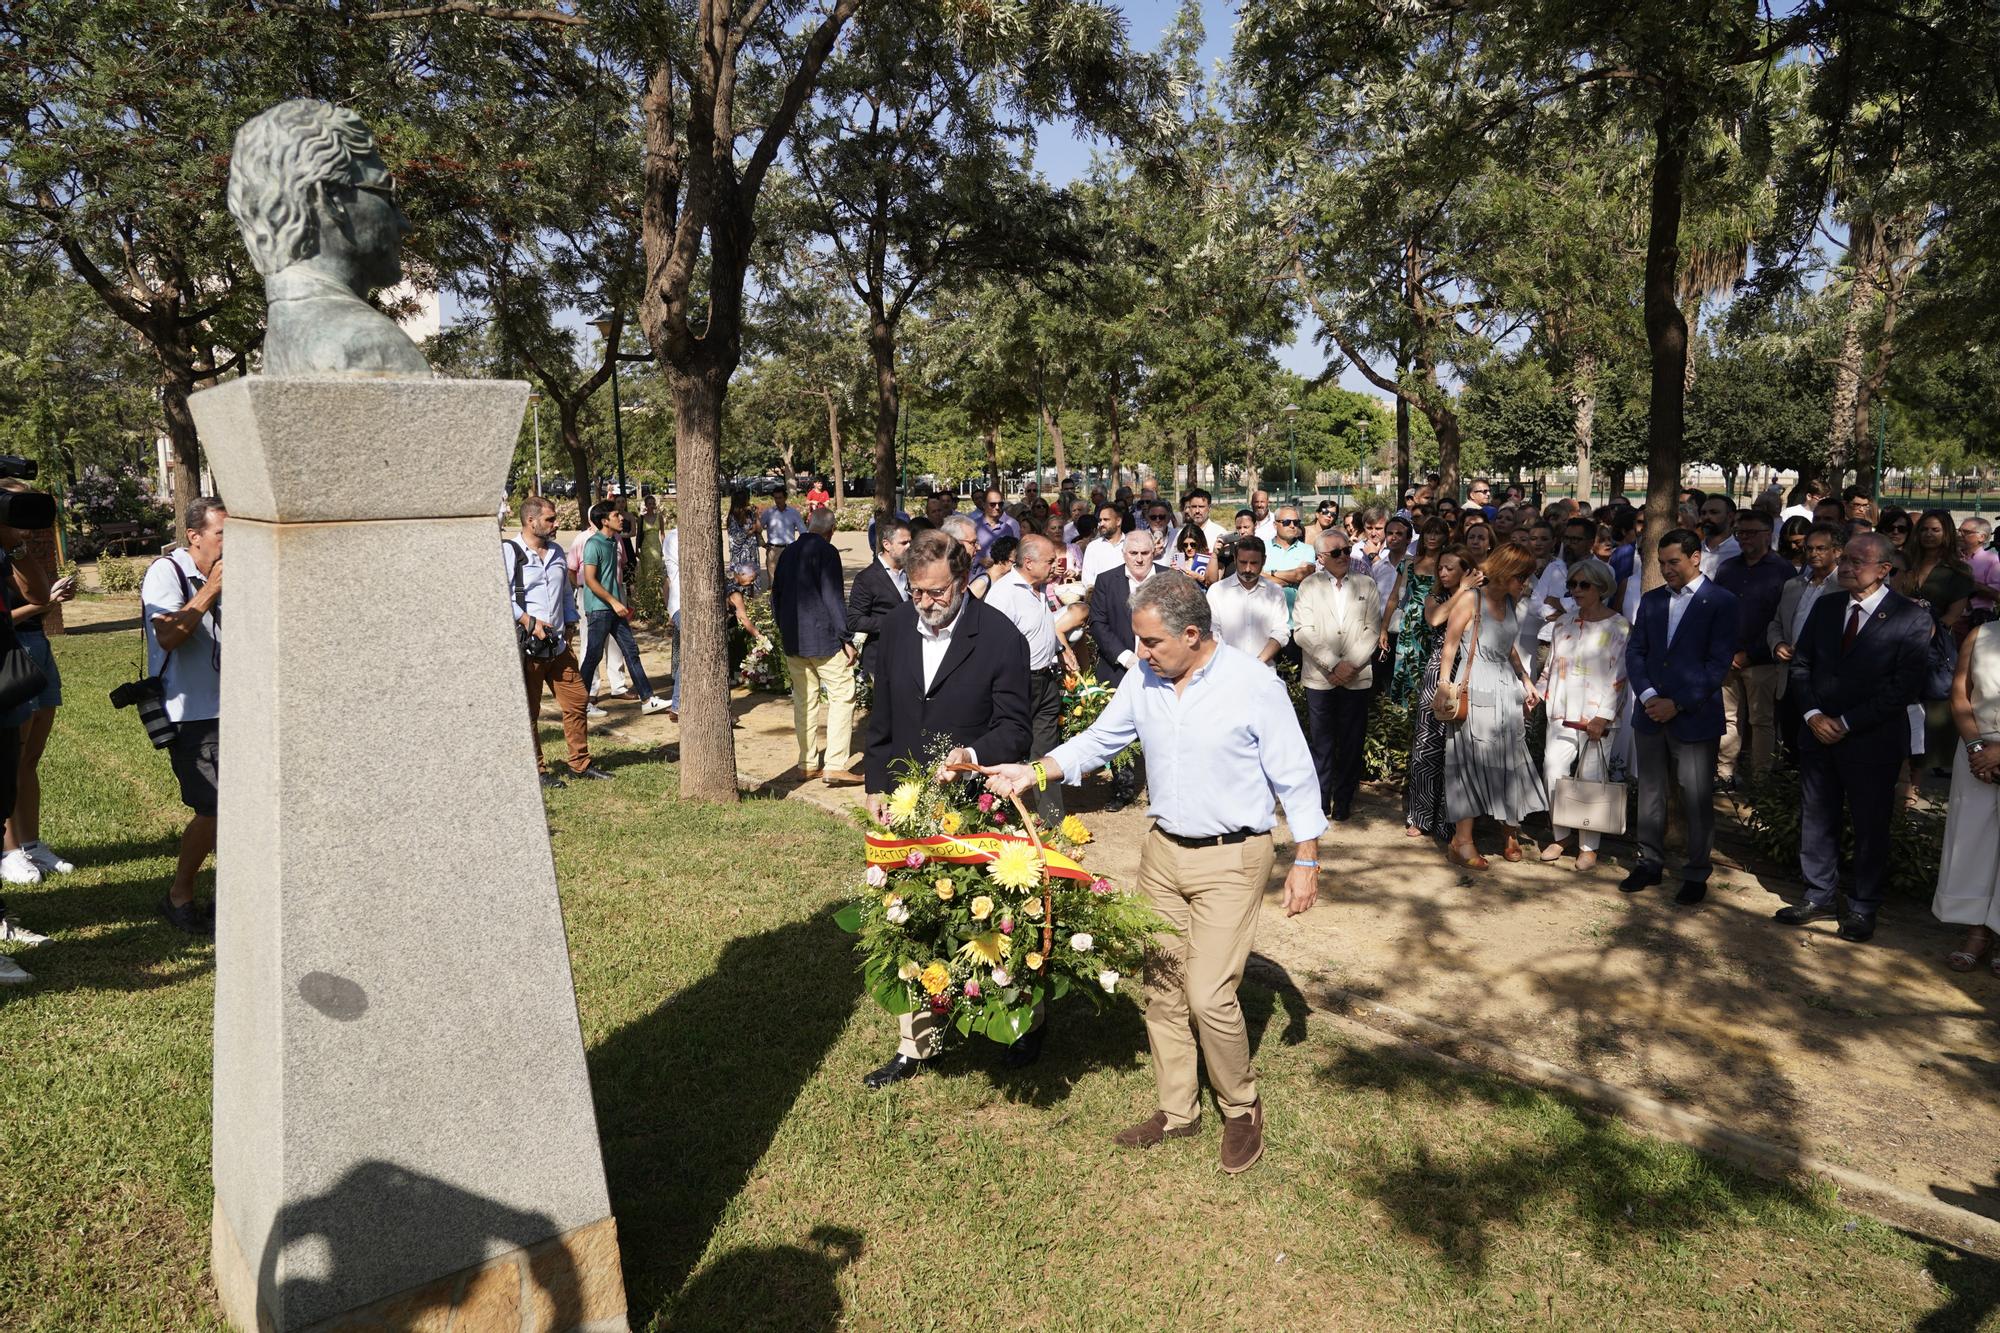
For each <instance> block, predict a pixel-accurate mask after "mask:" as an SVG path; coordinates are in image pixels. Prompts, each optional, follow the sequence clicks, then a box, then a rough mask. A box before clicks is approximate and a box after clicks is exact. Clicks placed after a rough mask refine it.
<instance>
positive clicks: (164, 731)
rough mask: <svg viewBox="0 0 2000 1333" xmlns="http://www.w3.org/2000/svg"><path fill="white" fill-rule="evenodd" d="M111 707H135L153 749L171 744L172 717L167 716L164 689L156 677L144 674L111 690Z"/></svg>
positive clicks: (172, 735)
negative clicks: (142, 676)
mask: <svg viewBox="0 0 2000 1333" xmlns="http://www.w3.org/2000/svg"><path fill="white" fill-rule="evenodd" d="M111 706H112V707H113V708H137V709H138V710H139V722H140V724H141V725H142V726H144V727H145V728H146V739H147V740H149V741H151V742H152V743H153V748H154V749H155V750H164V749H166V748H167V746H169V745H171V744H173V740H174V730H175V728H174V720H173V719H172V718H170V717H168V716H167V690H166V686H165V685H163V684H162V683H161V682H160V678H159V677H158V676H147V677H146V678H145V679H144V680H133V681H127V682H126V683H125V684H123V685H120V686H119V687H118V688H117V689H115V690H113V691H111Z"/></svg>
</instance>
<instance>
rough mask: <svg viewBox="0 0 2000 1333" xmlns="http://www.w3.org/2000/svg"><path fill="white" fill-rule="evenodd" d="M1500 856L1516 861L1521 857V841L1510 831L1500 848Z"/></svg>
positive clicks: (1506, 859) (1503, 858)
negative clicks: (1505, 843)
mask: <svg viewBox="0 0 2000 1333" xmlns="http://www.w3.org/2000/svg"><path fill="white" fill-rule="evenodd" d="M1500 857H1501V859H1502V860H1505V861H1518V860H1520V859H1521V843H1520V841H1519V839H1517V838H1515V837H1514V835H1513V834H1511V833H1510V834H1508V835H1507V845H1506V846H1505V847H1502V848H1501V849H1500Z"/></svg>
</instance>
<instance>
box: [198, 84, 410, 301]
mask: <svg viewBox="0 0 2000 1333" xmlns="http://www.w3.org/2000/svg"><path fill="white" fill-rule="evenodd" d="M374 151H375V135H374V134H373V132H371V131H370V130H369V128H368V126H367V125H365V124H363V123H362V120H361V117H359V116H357V115H355V114H354V113H353V112H352V111H349V110H348V109H347V108H345V107H338V106H334V105H332V104H331V103H328V102H318V101H313V100H311V99H310V98H297V99H295V100H293V101H290V102H280V103H278V105H276V106H274V107H271V108H270V109H269V110H267V111H264V112H262V113H260V114H258V115H256V116H253V117H252V118H251V119H249V120H247V121H245V122H244V124H243V128H242V129H240V130H238V131H236V151H235V153H234V155H233V156H232V157H231V158H230V162H229V195H228V202H229V215H230V216H231V217H233V218H235V219H236V226H237V229H238V230H239V231H241V232H242V233H243V243H244V244H245V245H246V246H248V247H249V249H250V261H251V262H252V263H254V264H255V265H256V266H257V271H258V272H259V273H261V274H263V275H264V276H265V277H267V278H268V277H270V276H271V275H272V274H274V273H276V272H278V271H279V270H281V269H284V268H287V267H289V266H291V265H293V264H296V263H298V262H299V261H300V260H301V259H310V258H311V257H312V256H313V255H315V254H317V253H319V235H318V232H317V224H316V223H315V221H314V217H313V211H312V208H311V206H310V198H309V196H310V192H311V187H312V186H313V185H315V184H317V183H318V182H320V181H334V182H338V183H340V184H343V185H352V184H355V183H357V182H358V181H359V179H360V173H359V171H358V170H357V163H358V162H359V160H360V159H362V158H364V157H367V156H369V155H370V154H372V153H374Z"/></svg>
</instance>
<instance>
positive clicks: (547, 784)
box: [542, 773, 569, 791]
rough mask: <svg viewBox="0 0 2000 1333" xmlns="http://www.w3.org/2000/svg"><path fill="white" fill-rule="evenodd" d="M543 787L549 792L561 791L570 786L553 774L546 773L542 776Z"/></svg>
mask: <svg viewBox="0 0 2000 1333" xmlns="http://www.w3.org/2000/svg"><path fill="white" fill-rule="evenodd" d="M542 786H543V787H544V788H545V789H546V790H548V791H560V790H561V789H562V788H564V787H567V786H569V784H568V783H567V782H564V781H563V780H562V779H561V778H559V777H557V776H556V775H555V774H553V773H544V774H542Z"/></svg>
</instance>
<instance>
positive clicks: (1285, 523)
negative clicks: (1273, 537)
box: [1278, 518, 1299, 528]
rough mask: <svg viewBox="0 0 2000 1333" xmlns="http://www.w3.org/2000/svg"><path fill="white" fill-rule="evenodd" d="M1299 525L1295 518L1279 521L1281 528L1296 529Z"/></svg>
mask: <svg viewBox="0 0 2000 1333" xmlns="http://www.w3.org/2000/svg"><path fill="white" fill-rule="evenodd" d="M1298 525H1299V521H1298V520H1297V519H1295V518H1281V519H1279V520H1278V526H1279V527H1281V528H1296V527H1297V526H1298Z"/></svg>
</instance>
